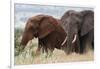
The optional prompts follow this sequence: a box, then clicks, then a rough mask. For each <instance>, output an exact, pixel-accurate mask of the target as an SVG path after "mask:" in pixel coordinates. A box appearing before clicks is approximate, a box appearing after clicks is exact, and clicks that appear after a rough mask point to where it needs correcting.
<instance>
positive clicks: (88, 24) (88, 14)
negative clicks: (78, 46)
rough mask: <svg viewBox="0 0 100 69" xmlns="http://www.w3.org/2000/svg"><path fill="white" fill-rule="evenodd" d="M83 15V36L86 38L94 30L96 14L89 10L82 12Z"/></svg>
mask: <svg viewBox="0 0 100 69" xmlns="http://www.w3.org/2000/svg"><path fill="white" fill-rule="evenodd" d="M81 13H82V15H83V22H82V27H81V36H84V35H85V34H87V33H88V32H89V31H90V30H92V29H93V28H94V12H92V11H89V10H87V11H82V12H81Z"/></svg>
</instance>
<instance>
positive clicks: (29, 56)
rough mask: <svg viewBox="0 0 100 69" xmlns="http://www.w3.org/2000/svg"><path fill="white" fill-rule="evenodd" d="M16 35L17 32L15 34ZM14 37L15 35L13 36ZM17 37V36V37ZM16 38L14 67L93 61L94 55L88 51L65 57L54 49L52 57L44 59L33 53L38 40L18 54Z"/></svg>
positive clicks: (42, 56) (18, 40) (42, 55)
mask: <svg viewBox="0 0 100 69" xmlns="http://www.w3.org/2000/svg"><path fill="white" fill-rule="evenodd" d="M17 33H18V32H17ZM15 35H16V34H15ZM18 37H19V35H18ZM18 37H16V40H15V42H17V43H15V59H14V60H15V65H21V64H45V63H62V62H75V61H91V60H93V59H94V53H93V51H92V50H89V51H88V52H87V53H86V54H83V55H80V54H75V53H72V54H70V55H66V54H65V53H64V52H63V51H62V50H58V49H55V50H54V52H53V54H52V56H50V57H47V58H45V54H43V53H41V54H40V55H36V54H35V51H36V49H37V46H38V42H37V41H38V40H37V39H34V40H32V41H30V42H29V43H28V44H27V46H26V48H25V50H24V51H23V52H21V53H20V54H18V48H19V42H20V39H19V38H20V37H19V38H18ZM16 54H17V55H16Z"/></svg>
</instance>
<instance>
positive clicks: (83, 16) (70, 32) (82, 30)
mask: <svg viewBox="0 0 100 69" xmlns="http://www.w3.org/2000/svg"><path fill="white" fill-rule="evenodd" d="M61 20H62V27H63V28H64V30H65V31H66V33H67V36H68V38H67V53H68V54H69V53H70V52H71V49H72V47H71V46H72V44H73V43H75V41H76V40H77V38H79V36H84V35H85V34H87V33H88V32H89V31H90V30H91V29H93V23H94V22H93V12H92V11H90V10H86V11H82V12H77V11H74V10H69V11H67V12H66V13H65V14H64V15H63V16H62V18H61ZM78 42H79V41H78Z"/></svg>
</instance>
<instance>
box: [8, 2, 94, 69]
mask: <svg viewBox="0 0 100 69" xmlns="http://www.w3.org/2000/svg"><path fill="white" fill-rule="evenodd" d="M14 3H25V4H40V5H56V6H74V7H90V8H95V6H94V4H92V3H90V2H82V1H81V2H80V1H78V2H73V0H70V1H65V0H63V1H57V0H51V1H47V0H44V1H43V0H42V1H36V0H35V1H34V0H14V1H13V0H12V1H11V29H10V31H11V32H10V33H11V34H10V36H11V60H10V62H11V64H10V68H12V69H33V68H41V67H43V69H47V68H48V66H49V67H50V69H51V68H55V66H60V65H62V67H65V68H66V64H67V66H68V68H70V66H71V65H72V64H74V65H77V64H79V65H80V66H83V64H84V65H86V66H87V65H89V64H91V62H74V63H73V62H72V63H56V64H46V65H45V64H39V65H19V66H14V46H13V45H14ZM81 63H82V64H81ZM74 65H73V66H74ZM58 68H59V69H61V68H60V67H58Z"/></svg>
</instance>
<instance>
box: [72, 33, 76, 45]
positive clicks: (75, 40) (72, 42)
mask: <svg viewBox="0 0 100 69" xmlns="http://www.w3.org/2000/svg"><path fill="white" fill-rule="evenodd" d="M76 38H77V35H76V34H75V36H74V39H73V41H72V43H74V42H75V41H76Z"/></svg>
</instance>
